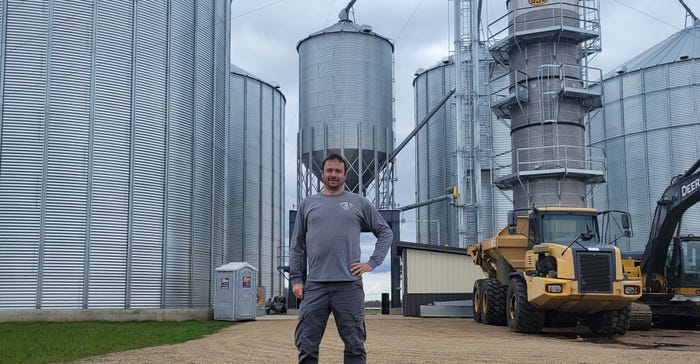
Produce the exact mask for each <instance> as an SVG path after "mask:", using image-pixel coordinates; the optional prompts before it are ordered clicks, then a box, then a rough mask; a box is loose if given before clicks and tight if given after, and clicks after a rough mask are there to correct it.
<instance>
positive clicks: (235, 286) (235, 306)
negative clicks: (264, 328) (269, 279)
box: [214, 262, 258, 321]
mask: <svg viewBox="0 0 700 364" xmlns="http://www.w3.org/2000/svg"><path fill="white" fill-rule="evenodd" d="M257 275H258V270H257V269H256V268H255V267H253V266H252V265H250V264H248V263H246V262H232V263H228V264H224V265H222V266H220V267H218V268H216V295H215V300H214V320H226V321H246V320H255V314H256V306H257V305H256V301H257V299H256V298H257V295H256V293H257V292H256V290H257V285H258V282H257Z"/></svg>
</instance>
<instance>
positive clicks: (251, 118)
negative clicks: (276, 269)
mask: <svg viewBox="0 0 700 364" xmlns="http://www.w3.org/2000/svg"><path fill="white" fill-rule="evenodd" d="M260 88H261V83H260V81H258V80H253V79H250V78H249V79H248V82H247V87H246V117H245V118H246V121H247V123H246V127H245V134H246V136H245V137H246V143H245V150H244V155H245V181H244V184H245V195H244V196H243V205H242V206H243V207H244V209H245V210H244V216H243V219H244V226H243V244H244V249H243V261H245V262H248V263H249V264H251V265H253V266H254V267H255V268H257V269H258V272H259V271H261V267H260V245H259V244H260V226H261V224H262V222H261V216H260V213H259V211H260V195H259V194H260V181H261V177H260V171H261V165H260V163H261V155H262V153H261V151H262V146H261V145H260V133H261V131H262V130H261V127H262V125H261V117H262V115H261V108H260V105H261V103H260V101H261V98H262V95H261V92H260V91H261V90H260Z"/></svg>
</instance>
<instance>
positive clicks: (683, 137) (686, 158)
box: [670, 125, 699, 176]
mask: <svg viewBox="0 0 700 364" xmlns="http://www.w3.org/2000/svg"><path fill="white" fill-rule="evenodd" d="M696 131H697V128H696V127H695V126H694V125H687V126H683V127H678V128H672V129H671V141H672V142H673V145H674V146H682V147H680V148H673V149H672V150H671V157H672V159H671V160H670V162H671V164H672V165H673V170H672V171H671V172H672V173H673V175H674V176H675V175H677V174H681V173H684V172H685V171H686V170H688V168H690V166H692V165H693V163H695V162H696V161H697V160H698V154H697V150H698V148H697V145H698V137H699V136H698V135H697V134H696Z"/></svg>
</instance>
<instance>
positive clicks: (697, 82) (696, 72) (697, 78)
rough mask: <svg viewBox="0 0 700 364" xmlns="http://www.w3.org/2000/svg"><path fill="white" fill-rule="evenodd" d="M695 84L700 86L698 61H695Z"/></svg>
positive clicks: (699, 63) (699, 64) (699, 65)
mask: <svg viewBox="0 0 700 364" xmlns="http://www.w3.org/2000/svg"><path fill="white" fill-rule="evenodd" d="M692 61H693V84H694V85H697V84H700V62H698V60H697V59H693V60H692Z"/></svg>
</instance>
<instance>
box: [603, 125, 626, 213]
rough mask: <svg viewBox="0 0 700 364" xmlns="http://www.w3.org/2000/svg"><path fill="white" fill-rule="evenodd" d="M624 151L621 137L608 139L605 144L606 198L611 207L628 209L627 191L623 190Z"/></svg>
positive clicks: (624, 179)
mask: <svg viewBox="0 0 700 364" xmlns="http://www.w3.org/2000/svg"><path fill="white" fill-rule="evenodd" d="M624 158H625V153H624V149H623V139H622V138H615V139H612V140H608V144H607V163H608V165H607V167H608V178H609V181H618V182H616V183H608V198H609V201H610V202H609V204H610V208H611V209H619V210H624V211H628V208H627V191H626V190H625V183H624V181H626V178H625V177H626V176H625V159H624Z"/></svg>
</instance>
